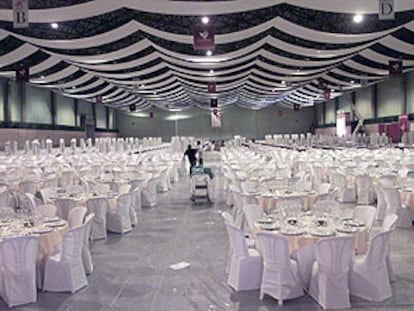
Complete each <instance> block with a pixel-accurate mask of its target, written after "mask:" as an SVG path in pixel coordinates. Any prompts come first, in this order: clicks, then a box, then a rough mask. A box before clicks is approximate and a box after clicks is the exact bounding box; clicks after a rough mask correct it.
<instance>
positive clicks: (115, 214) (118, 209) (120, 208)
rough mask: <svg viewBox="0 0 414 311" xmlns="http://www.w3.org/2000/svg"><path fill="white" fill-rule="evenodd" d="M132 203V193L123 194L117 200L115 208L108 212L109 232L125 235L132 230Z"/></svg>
mask: <svg viewBox="0 0 414 311" xmlns="http://www.w3.org/2000/svg"><path fill="white" fill-rule="evenodd" d="M131 201H132V194H131V193H126V194H122V195H120V196H119V197H118V198H117V200H116V204H115V206H114V207H113V208H112V207H111V208H110V209H109V210H108V212H107V229H108V231H111V232H115V233H121V234H124V233H127V232H130V231H131V230H132V227H131V217H130V206H131Z"/></svg>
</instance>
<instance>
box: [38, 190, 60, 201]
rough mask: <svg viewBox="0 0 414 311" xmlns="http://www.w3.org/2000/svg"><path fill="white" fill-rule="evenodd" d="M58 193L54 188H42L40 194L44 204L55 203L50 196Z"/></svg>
mask: <svg viewBox="0 0 414 311" xmlns="http://www.w3.org/2000/svg"><path fill="white" fill-rule="evenodd" d="M55 194H56V190H55V189H53V188H43V189H41V190H40V196H41V198H42V201H43V204H49V203H53V201H52V200H51V199H50V197H52V196H54V195H55Z"/></svg>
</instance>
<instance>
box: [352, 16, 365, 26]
mask: <svg viewBox="0 0 414 311" xmlns="http://www.w3.org/2000/svg"><path fill="white" fill-rule="evenodd" d="M363 19H364V16H363V15H362V14H355V15H354V18H353V20H354V23H357V24H359V23H360V22H362V21H363Z"/></svg>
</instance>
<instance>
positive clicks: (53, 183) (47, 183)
mask: <svg viewBox="0 0 414 311" xmlns="http://www.w3.org/2000/svg"><path fill="white" fill-rule="evenodd" d="M58 186H59V178H57V176H56V175H49V176H48V177H46V178H45V179H44V180H43V183H42V188H57V187H58Z"/></svg>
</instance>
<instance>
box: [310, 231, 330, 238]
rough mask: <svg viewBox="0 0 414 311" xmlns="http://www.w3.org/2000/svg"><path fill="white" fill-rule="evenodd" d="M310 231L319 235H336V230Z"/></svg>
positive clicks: (314, 234)
mask: <svg viewBox="0 0 414 311" xmlns="http://www.w3.org/2000/svg"><path fill="white" fill-rule="evenodd" d="M309 233H310V234H311V235H313V236H317V237H329V236H333V235H335V231H333V230H312V231H310V232H309Z"/></svg>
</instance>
